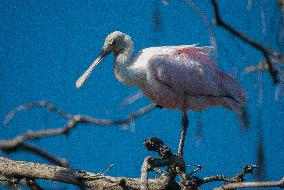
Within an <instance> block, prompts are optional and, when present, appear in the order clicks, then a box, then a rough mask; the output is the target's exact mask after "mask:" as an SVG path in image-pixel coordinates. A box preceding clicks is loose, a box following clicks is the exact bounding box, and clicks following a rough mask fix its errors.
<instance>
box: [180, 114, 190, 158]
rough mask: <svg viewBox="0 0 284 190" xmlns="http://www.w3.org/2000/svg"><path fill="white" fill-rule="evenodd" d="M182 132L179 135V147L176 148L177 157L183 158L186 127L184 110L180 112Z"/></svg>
mask: <svg viewBox="0 0 284 190" xmlns="http://www.w3.org/2000/svg"><path fill="white" fill-rule="evenodd" d="M181 124H182V131H181V135H180V140H179V146H178V156H179V157H183V147H184V141H185V136H186V131H187V127H188V117H187V113H186V110H182V121H181Z"/></svg>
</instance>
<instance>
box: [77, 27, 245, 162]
mask: <svg viewBox="0 0 284 190" xmlns="http://www.w3.org/2000/svg"><path fill="white" fill-rule="evenodd" d="M132 51H133V42H132V40H131V38H130V36H128V35H126V34H124V33H122V32H119V31H115V32H112V33H111V34H109V35H108V36H107V38H106V40H105V43H104V45H103V48H102V51H101V53H100V54H99V56H98V57H97V58H96V60H95V61H94V62H93V64H92V65H91V66H90V67H89V68H88V69H87V70H86V71H85V73H84V74H83V75H82V76H81V77H80V78H79V79H78V80H77V82H76V87H77V88H79V87H81V86H82V85H83V84H84V82H85V81H86V79H87V78H88V77H89V75H90V73H91V72H92V70H93V69H94V68H95V66H96V65H97V64H99V63H100V62H101V61H102V60H103V59H104V58H105V57H106V56H107V55H108V54H110V53H111V52H114V73H115V76H116V78H117V79H118V80H119V81H121V82H122V83H124V84H126V85H128V86H139V87H140V88H141V90H142V92H143V94H144V95H146V96H147V97H149V98H150V99H152V100H153V101H154V103H155V104H157V105H158V106H160V107H164V108H170V109H179V110H181V111H182V132H181V139H180V144H179V148H178V154H179V156H181V157H182V155H183V146H184V140H185V135H186V130H187V127H188V118H187V113H186V111H187V110H189V109H190V110H193V111H198V112H200V111H202V110H204V109H205V108H207V107H208V106H223V107H225V108H228V109H230V110H232V111H234V112H236V113H238V114H241V113H242V109H243V107H244V106H245V102H246V95H245V91H244V90H243V89H242V87H241V86H240V85H239V83H238V82H237V81H236V80H235V79H233V78H232V77H231V76H229V75H228V74H226V73H223V72H221V71H219V70H218V69H217V63H216V62H215V61H214V59H212V58H211V57H210V53H211V52H212V51H213V47H212V46H203V47H198V46H196V45H181V46H162V47H150V48H146V49H143V50H141V51H140V52H139V53H138V55H137V56H136V57H135V58H134V59H132Z"/></svg>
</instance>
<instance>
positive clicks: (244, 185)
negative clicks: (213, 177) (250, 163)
mask: <svg viewBox="0 0 284 190" xmlns="http://www.w3.org/2000/svg"><path fill="white" fill-rule="evenodd" d="M252 187H256V188H260V187H279V188H283V187H284V177H283V178H282V179H281V180H280V181H272V182H243V183H231V184H228V185H223V186H220V187H216V188H214V190H225V189H226V190H229V189H231V190H234V189H236V188H252Z"/></svg>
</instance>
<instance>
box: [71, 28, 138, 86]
mask: <svg viewBox="0 0 284 190" xmlns="http://www.w3.org/2000/svg"><path fill="white" fill-rule="evenodd" d="M132 49H133V42H132V40H131V38H130V36H128V35H126V34H124V33H122V32H119V31H115V32H112V33H110V34H109V35H108V36H107V37H106V40H105V43H104V45H103V48H102V51H101V53H100V54H99V55H98V57H97V58H96V59H95V61H94V62H93V64H92V65H91V66H90V67H89V68H88V69H87V70H86V71H85V73H84V74H83V75H82V76H81V77H80V78H79V79H78V80H77V82H76V87H77V88H80V87H81V86H82V85H83V84H84V83H85V81H86V80H87V78H88V77H89V75H90V74H91V72H92V71H93V69H94V68H95V67H96V66H97V65H98V64H99V63H100V62H101V61H102V60H103V59H104V58H105V57H106V56H107V55H109V54H110V53H111V52H112V51H113V52H114V56H115V57H117V56H119V55H120V54H124V53H125V52H126V51H127V50H130V52H129V53H130V54H131V53H132Z"/></svg>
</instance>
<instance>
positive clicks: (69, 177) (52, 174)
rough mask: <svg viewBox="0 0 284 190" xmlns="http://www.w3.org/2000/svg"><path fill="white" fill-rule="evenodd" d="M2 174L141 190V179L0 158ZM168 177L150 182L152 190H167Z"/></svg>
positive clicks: (93, 186)
mask: <svg viewBox="0 0 284 190" xmlns="http://www.w3.org/2000/svg"><path fill="white" fill-rule="evenodd" d="M0 174H2V175H4V176H15V177H17V178H19V179H21V178H29V179H45V180H51V181H58V182H63V183H68V184H73V185H76V186H84V187H85V188H90V189H105V190H108V189H118V190H119V189H121V190H122V189H136V190H138V189H139V188H140V178H124V177H110V176H105V175H102V174H100V173H99V174H94V173H89V172H86V171H82V170H75V169H70V168H64V167H59V166H52V165H46V164H39V163H34V162H25V161H14V160H10V159H7V158H3V157H0ZM168 180H169V179H168V177H166V176H162V177H160V178H158V179H155V180H152V179H150V180H149V187H150V189H154V190H160V189H164V190H166V189H167V187H165V184H168Z"/></svg>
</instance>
